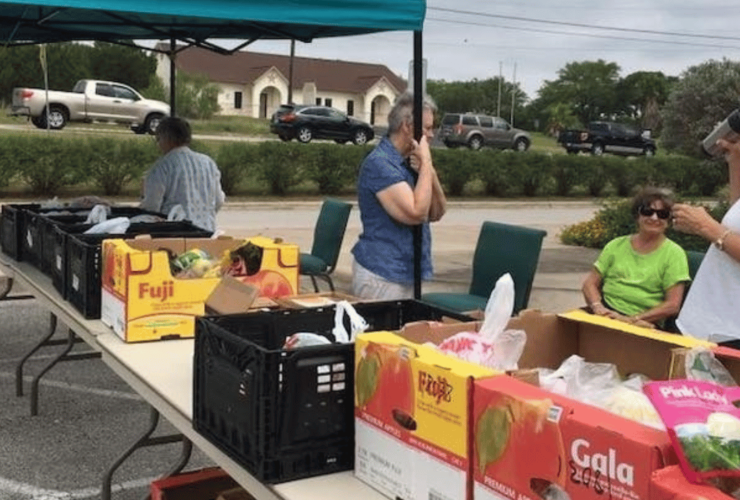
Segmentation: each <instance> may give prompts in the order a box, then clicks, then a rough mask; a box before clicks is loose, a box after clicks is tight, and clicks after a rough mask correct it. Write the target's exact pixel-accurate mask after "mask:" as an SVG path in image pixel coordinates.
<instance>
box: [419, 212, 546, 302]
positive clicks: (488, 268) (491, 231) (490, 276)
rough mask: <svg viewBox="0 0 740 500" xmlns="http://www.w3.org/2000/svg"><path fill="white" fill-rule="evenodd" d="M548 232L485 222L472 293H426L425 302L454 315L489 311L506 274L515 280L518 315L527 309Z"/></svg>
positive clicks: (423, 298)
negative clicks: (464, 312)
mask: <svg viewBox="0 0 740 500" xmlns="http://www.w3.org/2000/svg"><path fill="white" fill-rule="evenodd" d="M546 235H547V232H546V231H542V230H540V229H531V228H528V227H522V226H512V225H509V224H501V223H499V222H488V221H487V222H484V223H483V226H482V227H481V230H480V235H479V236H478V243H477V244H476V246H475V255H474V256H473V280H472V282H471V283H470V289H469V291H468V293H426V294H423V295H422V297H421V300H422V301H424V302H427V303H430V304H433V305H436V306H439V307H444V308H447V309H452V310H454V311H461V312H462V311H472V310H475V309H481V310H485V309H486V303H487V302H488V298H489V297H490V295H491V291H492V290H493V287H494V286H496V281H497V280H498V279H499V278H500V277H501V276H503V275H504V274H506V273H510V274H511V277H512V279H513V280H514V314H516V313H517V312H519V311H520V310H522V309H525V308H526V307H527V304H528V303H529V294H530V292H531V291H532V282H533V281H534V274H535V271H536V270H537V263H538V261H539V258H540V250H541V249H542V240H543V239H544V238H545V236H546Z"/></svg>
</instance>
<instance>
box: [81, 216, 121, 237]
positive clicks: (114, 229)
mask: <svg viewBox="0 0 740 500" xmlns="http://www.w3.org/2000/svg"><path fill="white" fill-rule="evenodd" d="M130 225H131V221H130V220H129V219H128V217H116V218H115V219H108V220H107V221H104V222H101V223H100V224H96V225H94V226H93V227H91V228H90V229H88V230H87V231H85V234H98V233H104V234H124V233H125V232H126V231H127V230H128V227H129V226H130Z"/></svg>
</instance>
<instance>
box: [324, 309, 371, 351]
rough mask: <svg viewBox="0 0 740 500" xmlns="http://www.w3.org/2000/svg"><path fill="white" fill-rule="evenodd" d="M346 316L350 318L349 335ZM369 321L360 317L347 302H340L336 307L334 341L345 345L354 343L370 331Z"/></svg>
mask: <svg viewBox="0 0 740 500" xmlns="http://www.w3.org/2000/svg"><path fill="white" fill-rule="evenodd" d="M345 314H346V315H347V317H349V324H350V330H351V332H350V333H349V334H348V333H347V329H346V328H345V327H344V316H345ZM368 326H369V325H368V324H367V321H365V318H363V317H362V316H360V315H359V313H358V312H357V311H355V308H354V307H352V304H350V303H349V302H347V301H346V300H340V301H339V302H337V305H336V312H335V313H334V329H333V330H332V333H333V334H334V339H335V340H336V342H341V343H343V344H346V343H349V342H354V341H355V337H356V336H357V335H358V334H360V333H362V332H364V331H365V330H367V329H368Z"/></svg>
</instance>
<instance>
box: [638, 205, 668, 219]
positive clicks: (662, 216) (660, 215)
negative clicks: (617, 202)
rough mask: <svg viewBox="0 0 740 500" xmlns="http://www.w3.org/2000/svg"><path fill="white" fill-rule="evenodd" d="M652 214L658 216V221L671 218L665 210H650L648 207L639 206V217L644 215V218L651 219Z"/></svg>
mask: <svg viewBox="0 0 740 500" xmlns="http://www.w3.org/2000/svg"><path fill="white" fill-rule="evenodd" d="M653 214H656V215H657V216H658V219H663V220H666V219H668V217H670V216H671V211H670V210H668V209H667V208H658V209H655V208H651V207H648V206H645V205H643V206H641V207H640V215H644V216H645V217H652V216H653Z"/></svg>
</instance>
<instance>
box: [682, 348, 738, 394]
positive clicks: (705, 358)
mask: <svg viewBox="0 0 740 500" xmlns="http://www.w3.org/2000/svg"><path fill="white" fill-rule="evenodd" d="M685 359H686V363H685V369H686V378H687V379H689V380H703V381H704V382H715V383H717V384H720V385H724V386H725V387H734V386H736V385H737V383H736V382H735V379H734V378H732V375H730V372H729V371H727V368H725V366H724V365H723V364H722V363H721V362H720V361H719V360H718V359H717V358H716V357H714V353H713V352H712V351H710V350H709V349H705V348H702V347H695V348H693V349H690V350H688V351H687V352H686V358H685Z"/></svg>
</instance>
